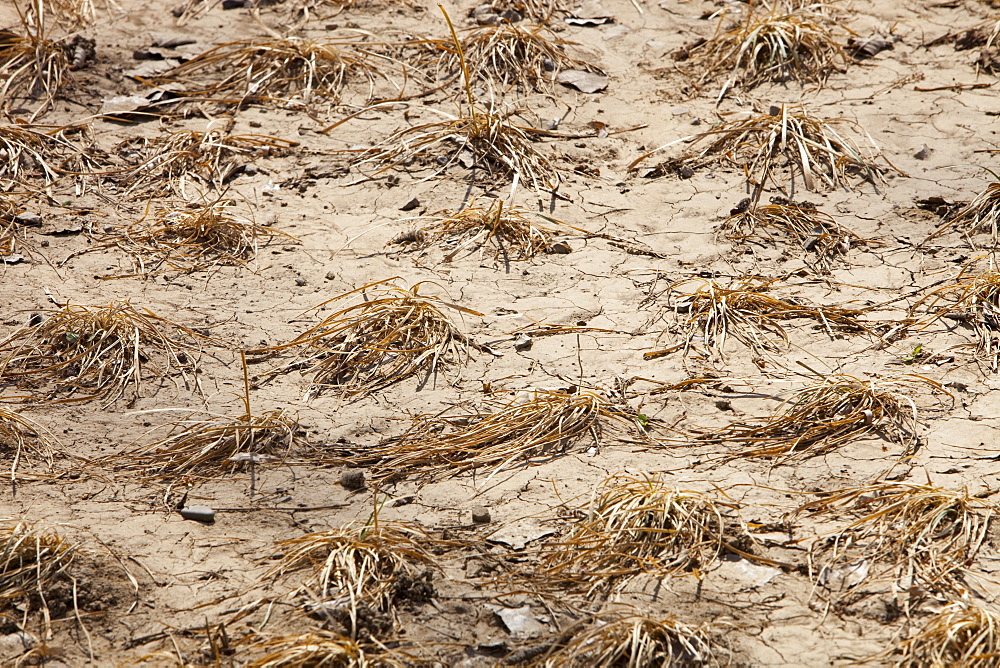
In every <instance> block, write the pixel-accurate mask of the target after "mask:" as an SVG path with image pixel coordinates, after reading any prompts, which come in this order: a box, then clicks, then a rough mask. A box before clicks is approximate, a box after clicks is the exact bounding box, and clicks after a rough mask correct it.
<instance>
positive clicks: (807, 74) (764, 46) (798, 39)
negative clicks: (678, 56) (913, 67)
mask: <svg viewBox="0 0 1000 668" xmlns="http://www.w3.org/2000/svg"><path fill="white" fill-rule="evenodd" d="M830 23H831V21H830V19H829V18H828V17H827V16H825V15H823V14H820V13H817V12H814V11H810V9H809V8H801V9H798V10H794V11H788V10H786V9H784V8H781V7H768V6H767V5H764V6H763V8H762V9H756V8H755V7H754V6H753V5H748V6H747V9H746V12H745V15H744V16H742V17H740V18H739V19H737V21H736V24H735V25H732V22H731V20H730V17H729V16H728V15H727V14H726V13H725V12H723V13H722V15H721V16H720V17H719V25H718V27H717V28H716V31H715V34H714V35H713V36H712V37H711V38H709V39H708V40H705V41H702V42H701V43H699V44H697V45H695V46H692V47H688V48H686V49H685V50H683V53H684V54H685V55H686V56H687V57H689V58H691V59H693V60H694V61H695V62H697V63H699V64H700V65H701V66H703V67H704V69H705V71H704V73H703V74H702V77H701V82H702V83H704V82H705V81H709V80H714V79H718V78H721V77H723V76H725V77H726V80H725V83H723V85H722V90H721V91H720V92H719V99H720V100H721V99H722V98H723V97H724V96H725V94H726V92H728V91H729V90H731V89H732V88H733V87H734V86H737V85H738V86H740V87H741V88H743V89H744V90H749V89H750V88H753V87H755V86H757V85H759V84H761V83H763V82H765V81H788V80H792V81H802V82H807V83H814V84H820V85H822V84H823V83H825V82H826V79H827V77H829V76H830V74H831V73H833V72H835V71H843V70H844V69H845V68H846V67H847V64H848V63H849V62H851V58H850V57H849V56H848V55H847V53H846V52H845V50H844V48H843V46H842V45H841V44H840V43H839V42H838V39H837V36H836V34H835V33H834V31H833V30H832V29H831V28H830Z"/></svg>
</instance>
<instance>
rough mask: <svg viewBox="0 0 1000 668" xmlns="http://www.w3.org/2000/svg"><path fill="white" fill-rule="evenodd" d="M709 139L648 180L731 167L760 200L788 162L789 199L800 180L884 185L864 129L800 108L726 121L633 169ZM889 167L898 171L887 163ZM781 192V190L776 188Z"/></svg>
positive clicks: (826, 185) (814, 184)
mask: <svg viewBox="0 0 1000 668" xmlns="http://www.w3.org/2000/svg"><path fill="white" fill-rule="evenodd" d="M851 135H855V136H863V137H864V139H865V140H867V143H868V144H870V146H871V149H870V150H867V151H862V149H861V148H859V146H858V144H857V142H856V141H855V139H853V138H852V136H851ZM703 140H710V141H709V143H708V145H707V146H706V147H705V148H703V149H702V150H701V151H699V152H697V153H695V152H692V151H688V152H687V153H685V154H684V155H682V156H681V157H680V158H674V159H670V160H668V161H666V162H664V163H661V164H660V165H659V166H657V167H655V168H654V169H653V172H652V173H651V174H650V176H658V175H662V174H666V173H669V172H679V173H681V174H682V175H685V174H688V175H690V172H691V171H692V170H693V169H696V168H699V167H702V166H704V165H708V164H711V163H714V162H729V163H732V164H734V165H736V166H737V167H738V168H740V169H742V170H743V172H744V173H745V174H746V178H747V182H748V184H749V185H750V186H752V191H753V192H752V199H753V201H755V202H756V201H759V199H760V195H761V193H762V192H763V190H764V188H766V187H767V184H768V181H773V180H774V171H775V169H776V167H777V166H778V164H779V161H778V158H779V157H781V158H784V162H783V163H781V164H782V168H783V169H784V168H786V167H785V165H787V170H788V172H789V180H790V184H789V189H790V192H789V194H788V196H789V197H793V196H794V190H795V182H796V178H801V179H802V182H803V184H804V185H805V187H806V189H807V190H814V191H818V190H821V189H826V190H832V189H836V188H845V189H849V188H850V187H851V182H852V180H853V179H854V178H859V177H860V178H861V179H862V180H864V181H867V182H869V183H871V184H872V186H875V185H876V181H880V180H884V179H883V173H884V172H885V171H886V168H885V167H882V166H880V165H878V164H876V161H877V160H878V159H879V158H881V159H882V160H883V161H885V158H884V157H883V156H882V155H881V153H880V152H879V150H878V148H877V147H876V146H875V142H874V141H873V140H872V138H871V137H870V136H869V135H868V133H867V132H865V131H864V130H863V129H862V128H861V126H859V125H858V124H857V123H855V122H854V121H850V120H847V119H844V118H816V117H814V116H811V115H810V114H808V113H807V112H806V111H805V109H803V108H802V107H796V106H788V105H782V106H781V107H780V108H778V107H772V108H771V109H770V111H769V112H768V113H765V114H752V115H750V116H749V117H747V118H744V119H742V120H736V121H728V122H725V123H722V124H720V125H719V126H717V127H715V128H712V129H711V130H708V131H706V132H702V133H700V134H697V135H691V136H690V137H685V138H684V139H680V140H676V141H673V142H670V143H669V144H666V145H664V146H661V147H660V148H658V149H655V150H654V151H651V152H649V153H646V154H645V155H642V156H640V157H639V158H638V159H636V160H635V161H634V162H633V163H632V164H631V165H629V169H634V168H635V167H636V165H638V164H639V162H641V161H643V160H645V159H646V158H647V157H649V156H650V155H652V154H653V153H656V152H657V151H659V150H661V149H664V148H667V147H669V146H672V145H674V144H677V143H680V142H693V143H698V142H701V141H703ZM886 165H887V166H888V167H889V168H891V169H893V170H894V171H898V170H895V168H894V167H892V165H890V164H889V163H888V161H886ZM776 185H777V187H779V188H780V187H781V186H780V185H778V184H776Z"/></svg>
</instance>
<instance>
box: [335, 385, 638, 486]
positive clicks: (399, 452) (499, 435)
mask: <svg viewBox="0 0 1000 668" xmlns="http://www.w3.org/2000/svg"><path fill="white" fill-rule="evenodd" d="M632 421H634V414H632V413H631V412H630V411H629V410H628V409H627V408H624V407H622V406H619V405H616V404H613V403H611V402H610V401H608V400H607V399H605V398H603V397H601V396H600V395H598V394H596V393H593V392H575V393H567V392H562V391H550V390H535V391H533V392H531V393H529V394H527V395H525V396H521V397H518V398H515V399H514V400H513V401H510V402H508V403H502V404H498V405H497V406H496V407H495V410H494V411H493V412H490V413H475V414H469V415H457V416H441V415H421V416H418V417H416V418H414V425H413V427H411V428H410V430H409V431H407V432H406V433H405V434H403V435H402V436H398V437H394V438H390V439H388V440H385V441H383V442H381V443H379V444H378V445H376V446H373V447H369V448H365V450H364V451H363V452H362V453H359V454H358V455H356V457H355V458H354V461H355V463H358V464H364V465H366V466H370V467H371V470H372V474H373V476H374V477H376V478H378V479H387V480H396V479H400V478H403V477H406V476H414V475H415V476H420V477H428V478H434V477H438V476H451V475H458V474H461V473H463V472H465V471H470V470H473V471H482V472H483V473H488V474H490V475H492V474H495V473H496V472H498V471H500V470H502V469H505V468H507V467H508V466H510V465H512V464H514V463H515V462H525V461H528V462H530V461H533V460H539V459H553V458H555V457H558V456H560V455H562V454H565V453H566V452H568V451H570V450H571V449H572V448H574V447H575V446H576V445H577V443H579V442H580V441H581V440H582V439H584V438H586V437H590V440H591V442H592V443H593V445H594V446H597V445H599V444H600V442H601V435H602V433H603V431H604V430H605V429H607V428H609V427H615V426H624V425H626V424H628V423H629V422H632ZM633 423H634V422H633Z"/></svg>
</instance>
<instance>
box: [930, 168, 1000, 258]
mask: <svg viewBox="0 0 1000 668" xmlns="http://www.w3.org/2000/svg"><path fill="white" fill-rule="evenodd" d="M952 229H958V230H960V231H961V232H962V234H963V235H964V236H965V238H966V239H968V241H969V243H970V244H971V245H972V247H973V248H975V247H976V243H975V241H974V239H973V235H975V234H980V233H983V232H986V233H989V235H990V243H991V245H992V246H996V245H997V242H998V241H1000V180H998V181H996V182H994V183H991V184H989V185H988V186H986V189H985V190H983V192H981V193H979V194H978V195H976V197H975V198H974V199H973V200H972V201H971V202H969V203H968V204H966V205H965V206H964V207H962V208H961V209H959V210H958V211H957V212H956V213H955V214H954V215H953V216H950V217H949V218H948V219H947V220H945V221H944V223H942V224H941V225H940V226H939V227H938V228H937V229H936V230H934V232H933V233H932V234H931V235H930V236H928V237H927V238H926V239H924V241H923V244H926V243H927V242H928V241H930V240H931V239H934V238H935V237H937V236H939V235H941V234H943V233H944V232H946V231H948V230H952ZM923 244H921V245H923Z"/></svg>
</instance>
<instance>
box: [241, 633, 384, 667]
mask: <svg viewBox="0 0 1000 668" xmlns="http://www.w3.org/2000/svg"><path fill="white" fill-rule="evenodd" d="M253 647H254V648H255V649H259V650H262V651H265V652H268V653H267V654H266V655H265V656H262V657H261V658H259V659H254V660H253V661H251V662H250V663H248V664H247V666H248V668H314V667H315V668H367V666H369V665H372V662H370V661H368V658H367V657H366V655H365V651H364V649H363V648H362V647H361V646H360V645H358V644H357V643H355V642H354V641H353V640H351V639H350V638H347V637H345V636H342V635H340V634H338V633H332V632H330V631H324V630H317V631H312V632H310V633H302V634H299V635H283V636H276V637H274V638H269V639H267V640H266V641H264V642H261V643H258V644H257V645H254V646H253ZM377 665H379V666H381V665H384V662H382V661H381V660H380V661H378V662H377Z"/></svg>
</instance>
